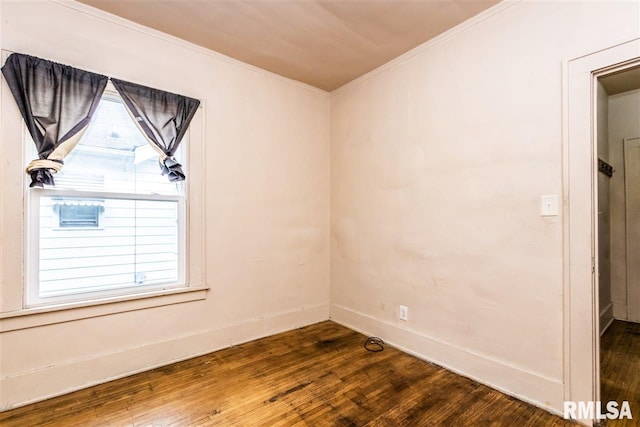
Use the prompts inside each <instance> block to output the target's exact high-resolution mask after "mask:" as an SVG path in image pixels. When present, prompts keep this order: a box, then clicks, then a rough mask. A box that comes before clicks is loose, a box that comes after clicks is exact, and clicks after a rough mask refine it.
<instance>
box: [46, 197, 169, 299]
mask: <svg viewBox="0 0 640 427" xmlns="http://www.w3.org/2000/svg"><path fill="white" fill-rule="evenodd" d="M65 203H70V204H68V205H65ZM61 206H87V207H92V206H93V207H98V209H97V210H98V215H99V220H98V222H99V227H92V228H91V227H75V228H66V227H60V212H61V209H60V207H61ZM63 210H64V208H63ZM177 280H178V202H177V201H173V200H171V201H148V200H128V199H108V198H107V199H103V200H100V201H99V203H97V202H96V199H95V198H94V199H91V198H85V199H83V198H77V197H74V198H61V197H41V198H40V296H41V297H51V296H58V295H64V294H70V293H78V292H94V291H104V290H111V289H120V288H125V287H144V286H146V285H157V284H161V283H176V282H177Z"/></svg>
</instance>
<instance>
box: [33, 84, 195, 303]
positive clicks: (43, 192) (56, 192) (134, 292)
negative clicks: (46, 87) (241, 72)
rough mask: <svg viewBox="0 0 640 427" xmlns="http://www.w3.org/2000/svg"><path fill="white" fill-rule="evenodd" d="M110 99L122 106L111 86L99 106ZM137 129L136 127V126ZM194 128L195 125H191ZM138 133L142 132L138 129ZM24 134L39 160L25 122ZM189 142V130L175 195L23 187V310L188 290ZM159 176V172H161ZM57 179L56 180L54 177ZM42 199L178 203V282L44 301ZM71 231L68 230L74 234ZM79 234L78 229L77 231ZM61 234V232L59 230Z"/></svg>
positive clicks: (60, 297) (83, 293)
mask: <svg viewBox="0 0 640 427" xmlns="http://www.w3.org/2000/svg"><path fill="white" fill-rule="evenodd" d="M105 98H107V99H108V102H113V99H114V98H116V99H118V100H119V102H122V100H121V98H120V96H119V94H118V93H117V92H116V91H115V89H114V88H113V87H111V82H109V84H108V85H107V89H106V90H105V92H104V94H103V95H102V98H101V100H100V102H103V100H104V99H105ZM134 125H135V123H134ZM192 125H193V123H192ZM138 130H139V129H138ZM22 134H23V147H24V154H25V160H27V161H29V159H32V158H36V157H37V155H38V154H37V152H36V149H35V145H34V143H33V141H32V139H31V136H30V135H29V133H28V132H27V130H26V125H25V124H24V122H22ZM190 139H191V130H188V131H187V133H186V134H185V136H184V139H183V141H182V142H181V144H180V150H181V152H182V153H183V154H184V156H182V157H184V158H181V163H182V164H183V165H184V166H185V171H186V174H187V179H186V181H184V182H183V183H182V184H181V186H182V191H181V193H180V194H176V195H164V194H162V195H161V194H153V193H151V194H146V193H140V194H138V193H127V192H122V193H120V192H101V191H91V190H73V189H59V188H55V187H51V188H38V187H34V188H30V187H29V186H28V185H26V184H25V185H23V191H24V201H25V209H24V224H25V247H24V248H25V266H24V270H25V272H24V273H25V274H24V285H23V286H24V288H23V308H24V309H27V310H29V309H38V308H41V307H49V306H50V307H55V306H60V305H66V304H76V303H81V304H82V303H93V302H96V301H101V300H104V301H108V300H110V299H112V298H117V299H122V298H124V299H127V298H139V297H140V296H144V295H146V294H149V293H154V292H161V293H162V292H167V291H175V290H180V289H184V288H188V287H189V280H188V266H187V262H188V259H189V256H188V255H189V254H188V251H189V244H188V236H189V232H190V227H189V223H190V221H189V217H188V215H189V210H188V209H187V207H188V194H189V185H188V184H189V179H190V173H189V161H188V160H189V157H190V156H189V155H188V153H190V145H191V144H190V142H191V141H190ZM158 174H159V175H160V170H158ZM54 179H55V176H54ZM42 197H72V198H94V199H96V198H99V199H104V200H108V199H120V200H140V201H175V202H177V203H178V224H177V227H178V230H177V233H178V239H177V240H178V241H177V245H178V259H177V266H178V271H177V281H176V282H167V283H157V284H151V285H145V286H130V287H122V288H117V289H111V290H102V291H92V292H78V293H69V294H65V295H57V296H48V297H42V296H41V295H40V280H39V276H40V199H41V198H42ZM71 229H72V228H69V230H71ZM75 229H76V230H77V229H78V228H75ZM56 230H60V228H56Z"/></svg>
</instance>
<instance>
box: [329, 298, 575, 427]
mask: <svg viewBox="0 0 640 427" xmlns="http://www.w3.org/2000/svg"><path fill="white" fill-rule="evenodd" d="M331 320H332V321H334V322H336V323H339V324H341V325H344V326H346V327H348V328H350V329H353V330H356V331H359V332H361V333H364V334H365V335H375V336H378V337H380V338H382V340H383V341H385V342H387V343H389V344H391V345H393V346H394V347H396V348H398V349H400V350H402V351H404V352H406V353H408V354H411V355H413V356H415V357H418V358H419V359H422V360H425V361H427V362H431V363H435V364H437V365H439V366H442V367H443V368H445V369H447V370H449V371H452V372H455V373H456V374H459V375H462V376H465V377H467V378H471V379H473V380H476V381H478V382H480V383H483V384H485V385H488V386H489V387H491V388H494V389H496V390H498V391H500V392H502V393H505V394H508V395H510V396H513V397H516V398H517V399H520V400H523V401H525V402H528V403H531V404H533V405H535V406H537V407H540V408H542V409H545V410H547V411H549V412H551V413H554V414H556V415H559V416H562V408H563V402H564V385H563V383H562V380H561V379H557V380H556V379H552V378H546V377H544V376H542V375H539V374H536V373H534V372H529V371H526V370H523V369H521V368H518V367H515V366H511V365H507V364H506V363H504V362H503V361H499V360H495V359H492V358H490V357H487V356H483V355H481V354H477V353H474V352H472V351H469V350H465V349H462V348H458V347H455V346H452V345H450V344H447V343H444V342H440V341H438V340H436V339H433V338H431V337H428V336H426V335H424V334H422V333H420V332H418V331H414V330H411V329H408V328H404V327H401V326H398V325H394V324H392V323H388V322H384V321H381V320H378V319H375V318H373V317H371V316H368V315H366V314H364V313H359V312H357V311H355V310H352V309H349V308H347V307H343V306H340V305H337V304H332V305H331Z"/></svg>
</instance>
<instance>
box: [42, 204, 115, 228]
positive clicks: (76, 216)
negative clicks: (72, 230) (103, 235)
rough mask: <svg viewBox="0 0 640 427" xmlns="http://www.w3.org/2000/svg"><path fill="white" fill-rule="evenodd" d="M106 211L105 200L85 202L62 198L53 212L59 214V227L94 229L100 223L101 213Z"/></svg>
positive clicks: (54, 206)
mask: <svg viewBox="0 0 640 427" xmlns="http://www.w3.org/2000/svg"><path fill="white" fill-rule="evenodd" d="M103 209H104V200H100V201H99V200H84V199H75V198H71V197H68V198H61V199H59V200H55V202H54V205H53V210H54V212H56V213H57V214H58V226H59V227H60V228H65V227H94V228H97V227H98V226H99V223H100V220H99V218H100V213H101V212H102V211H103Z"/></svg>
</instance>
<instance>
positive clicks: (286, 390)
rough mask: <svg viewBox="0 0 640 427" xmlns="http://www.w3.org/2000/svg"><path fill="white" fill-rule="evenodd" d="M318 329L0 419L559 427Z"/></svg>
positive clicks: (329, 328)
mask: <svg viewBox="0 0 640 427" xmlns="http://www.w3.org/2000/svg"><path fill="white" fill-rule="evenodd" d="M365 339H366V337H365V336H364V335H361V334H358V333H356V332H354V331H352V330H350V329H347V328H345V327H343V326H340V325H338V324H336V323H333V322H330V321H327V322H323V323H319V324H316V325H312V326H308V327H305V328H301V329H297V330H294V331H290V332H286V333H282V334H279V335H276V336H273V337H269V338H264V339H261V340H257V341H253V342H250V343H247V344H243V345H240V346H237V347H232V348H229V349H225V350H221V351H218V352H215V353H211V354H208V355H205V356H201V357H197V358H194V359H190V360H187V361H184V362H180V363H176V364H173V365H170V366H166V367H163V368H158V369H154V370H152V371H148V372H144V373H141V374H137V375H133V376H130V377H127V378H123V379H120V380H116V381H111V382H109V383H106V384H102V385H98V386H95V387H91V388H88V389H84V390H81V391H77V392H74V393H70V394H67V395H64V396H60V397H57V398H53V399H50V400H47V401H44V402H40V403H36V404H32V405H29V406H25V407H22V408H17V409H14V410H11V411H7V412H4V413H0V425H2V426H3V427H13V426H20V427H23V426H82V427H86V426H125V425H126V426H130V425H134V426H214V425H215V426H294V425H297V426H372V427H373V426H393V427H398V426H518V427H525V426H536V427H537V426H565V425H572V426H574V425H575V424H573V423H569V422H568V421H564V420H562V419H561V418H559V417H557V416H555V415H552V414H550V413H548V412H546V411H544V410H542V409H539V408H536V407H534V406H532V405H529V404H527V403H524V402H521V401H519V400H517V399H514V398H512V397H509V396H506V395H504V394H502V393H500V392H498V391H496V390H493V389H491V388H489V387H486V386H484V385H481V384H479V383H477V382H475V381H472V380H470V379H467V378H464V377H461V376H459V375H456V374H453V373H451V372H449V371H446V370H444V369H442V368H440V367H438V366H435V365H432V364H429V363H426V362H424V361H421V360H419V359H416V358H414V357H412V356H409V355H407V354H405V353H402V352H400V351H399V350H396V349H395V348H393V347H390V346H386V348H385V350H384V351H382V352H378V353H373V352H368V351H366V350H365V349H364V348H363V343H364V341H365Z"/></svg>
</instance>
